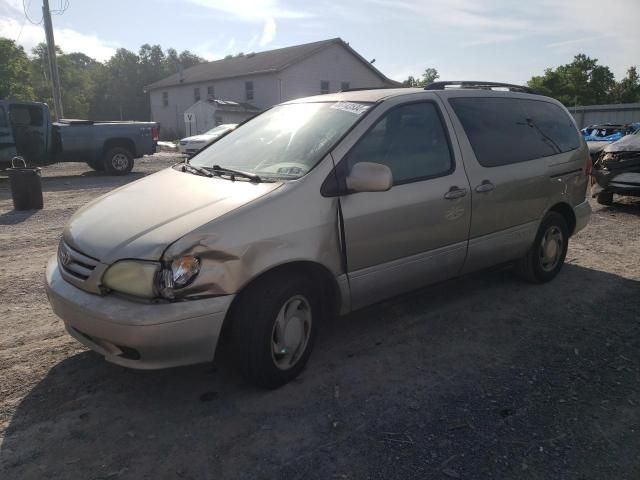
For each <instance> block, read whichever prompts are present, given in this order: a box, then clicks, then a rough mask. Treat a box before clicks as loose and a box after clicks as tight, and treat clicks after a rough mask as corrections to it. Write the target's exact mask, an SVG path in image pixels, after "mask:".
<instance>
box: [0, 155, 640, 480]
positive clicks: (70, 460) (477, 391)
mask: <svg viewBox="0 0 640 480" xmlns="http://www.w3.org/2000/svg"><path fill="white" fill-rule="evenodd" d="M175 160H176V158H175V157H172V156H171V155H170V154H158V155H155V156H153V157H146V158H145V159H143V160H141V161H138V163H137V165H136V167H135V169H134V173H133V174H131V175H129V176H127V177H124V178H111V177H106V176H103V175H101V174H98V173H96V172H91V171H89V170H88V168H87V167H85V166H84V165H82V164H59V165H54V166H51V167H47V168H45V169H44V176H45V178H44V180H43V185H44V191H45V209H44V210H42V211H38V212H35V213H19V212H13V211H12V205H11V199H10V195H9V191H8V184H7V181H6V179H2V178H0V241H1V242H2V245H3V247H2V249H1V250H0V379H1V383H0V478H2V479H3V480H4V479H7V480H9V479H11V480H13V479H27V478H28V479H43V478H54V479H214V478H215V479H219V478H234V479H239V478H265V479H271V478H282V479H297V478H300V479H315V478H317V479H334V478H335V479H364V478H372V479H389V478H402V479H413V478H416V479H432V478H433V479H445V480H446V479H457V478H461V479H475V478H478V479H489V478H491V479H502V478H517V479H545V480H547V479H585V480H586V479H594V480H595V479H598V480H600V479H616V480H623V479H630V480H631V479H633V480H636V479H638V478H640V313H639V312H640V235H639V234H640V200H634V199H624V201H623V203H619V204H617V205H615V206H614V207H611V208H604V207H601V206H598V205H595V204H594V214H593V217H592V221H591V224H590V225H589V227H588V228H587V229H585V230H584V231H583V232H581V233H580V234H578V235H577V236H576V237H575V238H574V239H572V241H571V245H570V249H569V254H568V257H567V265H566V266H565V268H564V269H563V271H562V273H561V274H560V275H559V277H558V278H557V279H556V280H555V281H553V282H552V283H550V284H547V285H541V286H532V285H528V284H524V283H521V282H518V281H516V280H514V278H513V276H512V275H511V273H510V272H509V271H508V270H496V271H491V272H482V273H478V274H474V275H471V276H468V277H465V278H462V279H458V280H455V281H450V282H446V283H443V284H440V285H437V286H434V287H430V288H427V289H424V290H420V291H417V292H414V293H412V294H409V295H405V296H403V297H400V298H396V299H394V300H392V301H388V302H385V303H382V304H380V305H377V306H375V307H373V308H368V309H365V310H362V311H360V312H357V313H355V314H352V315H349V316H347V317H344V318H341V319H337V320H335V321H333V322H331V323H330V324H329V325H326V326H324V328H323V330H322V332H321V334H320V337H319V339H318V343H317V344H316V350H315V352H314V355H313V356H312V358H311V360H310V362H309V364H308V367H307V369H306V370H305V372H303V374H302V376H301V377H300V378H299V379H298V380H297V381H295V382H293V383H291V384H289V385H287V386H285V387H283V388H281V389H279V390H276V391H262V390H257V389H254V388H252V387H249V386H247V385H245V384H244V383H243V382H242V380H241V379H240V378H239V377H238V376H237V375H236V374H235V373H234V372H233V370H232V369H231V368H230V367H229V366H228V365H225V364H224V362H223V363H222V364H221V365H217V366H207V365H204V366H195V367H189V368H180V369H173V370H165V371H152V372H142V371H133V370H126V369H123V368H120V367H117V366H114V365H111V364H108V363H106V362H105V361H103V360H102V358H101V357H100V356H98V355H96V354H94V353H92V352H90V351H87V350H86V349H84V348H83V347H82V346H80V345H79V344H78V343H76V342H75V341H74V340H73V339H72V338H71V337H69V336H68V335H66V334H65V332H64V330H63V327H62V324H61V322H60V321H59V320H58V319H57V318H56V317H55V316H54V315H53V313H52V312H51V309H50V308H49V304H48V302H47V299H46V295H45V292H44V288H43V272H44V264H45V261H46V260H47V258H48V257H49V256H50V255H52V254H53V253H54V252H55V249H56V246H57V243H58V238H59V235H60V233H61V231H62V228H63V225H64V224H65V222H66V221H67V220H68V218H69V217H70V216H71V214H72V213H73V212H74V211H75V210H76V209H77V208H78V207H80V206H81V205H83V204H85V203H87V202H88V201H90V200H91V199H93V198H95V197H97V196H98V195H100V194H102V193H105V192H107V191H109V190H111V189H113V188H115V187H117V186H119V185H122V184H124V183H126V182H129V181H132V180H134V179H136V178H140V177H141V176H142V175H145V174H148V173H151V172H153V171H155V170H157V169H159V168H162V167H165V166H167V165H169V164H171V163H172V162H174V161H175Z"/></svg>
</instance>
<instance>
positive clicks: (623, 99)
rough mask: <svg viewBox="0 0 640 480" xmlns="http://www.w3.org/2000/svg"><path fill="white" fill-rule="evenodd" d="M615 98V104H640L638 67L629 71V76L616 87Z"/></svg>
mask: <svg viewBox="0 0 640 480" xmlns="http://www.w3.org/2000/svg"><path fill="white" fill-rule="evenodd" d="M613 97H614V101H615V103H634V102H640V76H638V71H637V69H636V67H631V68H629V70H627V76H626V77H624V78H623V79H622V80H620V82H619V83H618V84H617V85H616V86H615V88H614V90H613Z"/></svg>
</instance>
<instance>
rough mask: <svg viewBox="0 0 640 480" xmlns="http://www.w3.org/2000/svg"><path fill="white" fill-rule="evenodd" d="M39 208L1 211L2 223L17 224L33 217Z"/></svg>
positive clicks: (0, 221) (0, 219)
mask: <svg viewBox="0 0 640 480" xmlns="http://www.w3.org/2000/svg"><path fill="white" fill-rule="evenodd" d="M37 212H38V210H11V211H9V212H5V213H0V225H17V224H18V223H22V222H24V221H25V220H28V219H29V218H31V216H32V215H33V214H34V213H37Z"/></svg>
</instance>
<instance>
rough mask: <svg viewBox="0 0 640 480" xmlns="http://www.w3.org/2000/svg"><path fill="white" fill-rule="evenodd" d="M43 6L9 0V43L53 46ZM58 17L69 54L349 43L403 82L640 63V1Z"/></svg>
mask: <svg viewBox="0 0 640 480" xmlns="http://www.w3.org/2000/svg"><path fill="white" fill-rule="evenodd" d="M66 1H67V0H49V2H50V6H51V9H52V11H54V12H55V11H58V12H59V11H60V10H61V7H63V6H64V3H65V2H66ZM41 2H42V0H24V1H23V0H0V36H3V37H8V38H10V39H13V40H17V43H18V44H20V45H22V46H23V47H24V48H25V49H26V50H27V51H30V49H31V48H33V46H34V45H36V44H37V43H38V42H41V41H44V31H43V28H42V25H34V24H32V23H31V22H30V20H31V21H33V22H35V23H38V22H39V21H40V20H41V18H42V10H41V8H42V3H41ZM25 9H26V11H27V13H28V16H29V18H30V20H29V19H27V18H26V17H25V14H24V10H25ZM52 18H53V27H54V32H55V39H56V43H57V44H58V45H59V46H60V47H61V48H62V50H63V51H65V52H72V51H79V52H83V53H85V54H87V55H89V56H91V57H93V58H96V59H97V60H101V61H103V60H106V59H108V58H109V57H110V56H111V55H112V54H113V53H114V52H115V50H116V49H117V48H121V47H124V48H127V49H129V50H132V51H137V50H138V48H139V47H140V45H142V44H144V43H149V44H159V45H161V46H162V47H163V49H165V50H166V49H167V48H169V47H173V48H175V49H176V50H178V51H182V50H190V51H192V52H194V53H196V54H198V55H200V56H202V57H204V58H206V59H208V60H216V59H220V58H223V57H224V56H225V55H227V54H237V53H239V52H245V53H249V52H259V51H263V50H270V49H273V48H280V47H286V46H290V45H297V44H301V43H307V42H313V41H317V40H324V39H328V38H333V37H341V38H342V39H343V40H344V41H346V42H348V43H349V44H350V45H351V47H353V48H354V49H355V50H356V51H357V52H358V53H360V54H361V55H362V56H363V57H365V58H366V59H368V60H372V59H375V60H376V61H375V66H376V67H377V68H378V69H379V70H381V71H382V72H383V73H384V74H385V75H387V76H388V77H390V78H393V79H394V80H399V81H402V80H404V79H406V78H407V77H408V76H409V75H413V76H416V77H418V76H420V74H421V73H422V71H424V69H425V68H428V67H433V68H436V69H437V70H438V72H439V73H440V79H441V80H483V81H500V82H510V83H518V84H522V83H525V82H526V81H527V80H528V79H529V78H531V76H533V75H541V74H542V73H543V72H544V70H545V69H546V68H549V67H556V66H558V65H562V64H565V63H569V62H571V60H572V59H573V57H574V55H576V54H578V53H585V54H587V55H588V56H590V57H592V58H597V59H598V60H599V63H600V64H602V65H607V66H609V67H610V68H611V70H612V71H613V73H614V74H615V76H616V79H618V80H620V79H621V78H622V77H623V76H624V75H625V74H626V70H627V69H628V68H629V67H630V66H632V65H639V66H640V49H639V48H638V45H639V44H640V28H638V26H637V25H638V21H639V20H640V0H609V1H608V2H603V1H602V0H525V1H521V0H342V1H340V0H315V1H313V2H312V1H309V0H182V1H177V0H101V1H98V0H68V7H67V9H66V10H65V11H64V13H62V14H61V15H60V14H57V15H54V16H53V17H52Z"/></svg>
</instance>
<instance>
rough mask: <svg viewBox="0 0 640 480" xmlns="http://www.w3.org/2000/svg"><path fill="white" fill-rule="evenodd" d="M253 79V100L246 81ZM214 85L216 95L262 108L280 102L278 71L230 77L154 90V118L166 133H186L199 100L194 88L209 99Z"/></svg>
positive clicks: (152, 116) (180, 134)
mask: <svg viewBox="0 0 640 480" xmlns="http://www.w3.org/2000/svg"><path fill="white" fill-rule="evenodd" d="M246 81H253V100H246V98H245V82H246ZM210 85H212V86H213V88H214V95H215V97H216V98H219V99H222V100H234V101H236V102H247V103H250V104H252V105H255V106H256V107H258V108H262V109H264V108H268V107H270V106H272V105H275V104H276V103H279V90H278V80H277V79H276V76H275V74H270V75H253V76H246V77H237V78H230V79H226V80H218V81H215V82H205V83H198V84H191V85H180V86H175V87H167V88H160V89H157V90H152V91H151V92H150V98H151V120H153V121H155V122H159V123H160V128H161V132H163V136H164V134H167V133H175V134H176V135H177V136H182V135H184V112H185V110H187V108H189V107H190V106H192V105H193V104H194V103H195V100H194V96H193V91H194V88H196V87H199V88H200V98H201V99H202V100H206V98H207V87H208V86H210ZM162 92H168V93H169V105H168V106H167V107H165V106H163V105H162Z"/></svg>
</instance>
